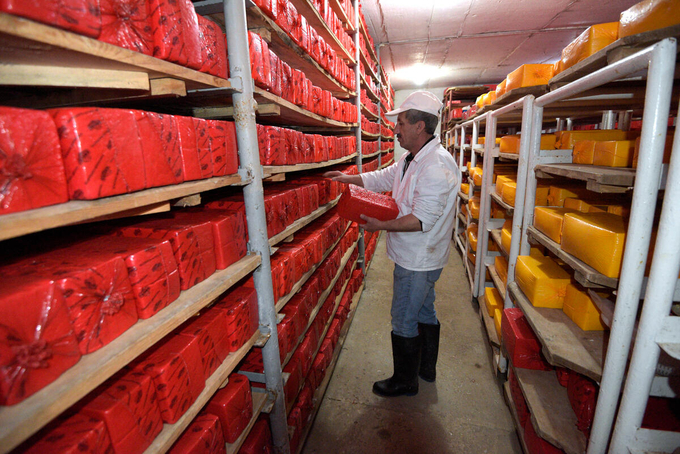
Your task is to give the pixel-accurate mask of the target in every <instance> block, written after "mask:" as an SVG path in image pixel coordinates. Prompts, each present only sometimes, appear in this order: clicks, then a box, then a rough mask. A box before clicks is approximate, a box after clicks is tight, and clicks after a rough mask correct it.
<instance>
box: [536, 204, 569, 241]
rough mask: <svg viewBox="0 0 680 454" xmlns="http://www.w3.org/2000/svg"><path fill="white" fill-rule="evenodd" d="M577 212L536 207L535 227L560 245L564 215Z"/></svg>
mask: <svg viewBox="0 0 680 454" xmlns="http://www.w3.org/2000/svg"><path fill="white" fill-rule="evenodd" d="M577 212H578V211H577V210H575V209H573V208H554V207H536V208H534V227H536V228H537V229H538V231H540V232H541V233H543V234H545V235H546V236H547V237H548V238H550V239H551V240H553V241H554V242H555V243H558V244H560V243H561V242H562V225H563V223H564V215H565V214H567V213H577Z"/></svg>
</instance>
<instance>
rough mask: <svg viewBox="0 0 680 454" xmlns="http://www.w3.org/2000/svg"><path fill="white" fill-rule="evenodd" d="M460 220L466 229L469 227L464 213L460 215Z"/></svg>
mask: <svg viewBox="0 0 680 454" xmlns="http://www.w3.org/2000/svg"><path fill="white" fill-rule="evenodd" d="M458 219H460V222H462V223H463V225H464V226H465V227H467V225H468V221H467V218H466V217H465V216H464V215H463V213H458Z"/></svg>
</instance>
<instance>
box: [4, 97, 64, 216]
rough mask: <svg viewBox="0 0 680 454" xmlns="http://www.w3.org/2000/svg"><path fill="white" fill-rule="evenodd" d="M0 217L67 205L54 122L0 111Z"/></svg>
mask: <svg viewBox="0 0 680 454" xmlns="http://www.w3.org/2000/svg"><path fill="white" fill-rule="evenodd" d="M0 149H1V150H2V154H1V155H0V214H6V213H13V212H17V211H24V210H30V209H33V208H39V207H42V206H47V205H54V204H57V203H64V202H66V201H68V193H67V189H66V176H65V174H64V164H63V162H62V157H61V148H60V143H59V136H58V135H57V129H56V127H55V126H54V121H53V120H52V118H51V117H50V116H49V115H48V114H47V113H46V112H41V111H37V110H29V109H16V108H13V107H0Z"/></svg>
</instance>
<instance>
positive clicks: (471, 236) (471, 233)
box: [466, 222, 478, 252]
mask: <svg viewBox="0 0 680 454" xmlns="http://www.w3.org/2000/svg"><path fill="white" fill-rule="evenodd" d="M477 230H478V226H477V224H475V223H474V222H473V223H472V224H470V225H469V226H468V228H467V229H466V233H467V239H468V244H469V245H470V249H472V250H473V251H475V252H477Z"/></svg>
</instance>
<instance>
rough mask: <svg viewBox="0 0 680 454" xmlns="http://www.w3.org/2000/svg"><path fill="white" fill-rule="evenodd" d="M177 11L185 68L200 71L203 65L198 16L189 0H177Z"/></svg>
mask: <svg viewBox="0 0 680 454" xmlns="http://www.w3.org/2000/svg"><path fill="white" fill-rule="evenodd" d="M179 9H180V13H181V15H182V38H183V39H184V51H185V52H186V55H187V67H189V68H192V69H200V68H201V66H202V65H203V54H202V48H201V47H202V46H201V31H200V27H199V25H198V15H197V14H196V10H195V9H194V4H193V3H192V2H191V0H179Z"/></svg>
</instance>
